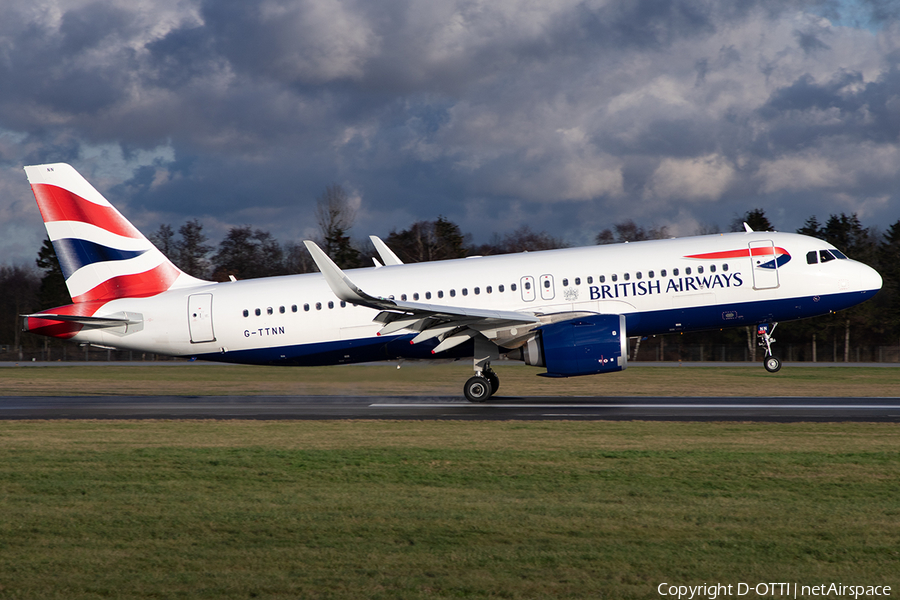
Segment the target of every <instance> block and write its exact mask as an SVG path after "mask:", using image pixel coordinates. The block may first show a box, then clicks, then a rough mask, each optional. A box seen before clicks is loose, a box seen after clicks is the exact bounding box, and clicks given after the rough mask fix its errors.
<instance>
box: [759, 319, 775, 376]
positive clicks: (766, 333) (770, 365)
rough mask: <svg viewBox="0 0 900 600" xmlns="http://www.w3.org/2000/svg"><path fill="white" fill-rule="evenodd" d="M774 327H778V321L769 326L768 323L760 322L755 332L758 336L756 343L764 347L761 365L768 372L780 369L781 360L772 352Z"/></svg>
mask: <svg viewBox="0 0 900 600" xmlns="http://www.w3.org/2000/svg"><path fill="white" fill-rule="evenodd" d="M776 327H778V323H772V324H771V326H770V325H769V323H761V324H760V325H759V327H757V329H756V334H757V336H758V337H759V342H758V343H759V345H760V346H761V347H763V348H765V349H766V358H765V360H764V361H763V366H764V367H765V368H766V371H768V372H769V373H777V372H778V371H779V370H780V369H781V360H780V359H778V358H776V357H775V356H774V355H773V354H772V344H774V343H775V338H773V337H772V332H773V331H775V328H776Z"/></svg>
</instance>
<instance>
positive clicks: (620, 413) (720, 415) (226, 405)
mask: <svg viewBox="0 0 900 600" xmlns="http://www.w3.org/2000/svg"><path fill="white" fill-rule="evenodd" d="M13 419H16V420H18V419H277V420H284V419H294V420H317V419H418V420H580V421H584V420H645V421H678V420H681V421H784V422H789V421H824V422H827V421H833V422H837V421H884V422H900V398H794V397H792V398H777V397H766V398H760V397H752V398H747V397H745V398H733V397H729V398H671V397H549V396H542V397H529V398H523V397H515V396H505V397H504V396H496V397H494V398H492V399H491V400H490V401H489V402H487V403H484V404H472V403H470V402H466V401H465V400H463V399H461V398H458V397H453V396H447V397H412V396H350V397H344V396H54V397H49V396H13V397H0V420H13Z"/></svg>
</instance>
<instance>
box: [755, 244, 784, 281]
mask: <svg viewBox="0 0 900 600" xmlns="http://www.w3.org/2000/svg"><path fill="white" fill-rule="evenodd" d="M750 263H751V272H752V273H753V289H754V290H769V289H773V288H777V287H778V285H779V283H778V260H777V257H776V256H775V243H774V242H772V241H771V240H759V241H755V242H750Z"/></svg>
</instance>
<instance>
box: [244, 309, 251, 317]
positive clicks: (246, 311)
mask: <svg viewBox="0 0 900 600" xmlns="http://www.w3.org/2000/svg"><path fill="white" fill-rule="evenodd" d="M244 316H245V317H249V316H250V311H249V310H247V309H246V308H245V309H244Z"/></svg>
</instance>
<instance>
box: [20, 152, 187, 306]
mask: <svg viewBox="0 0 900 600" xmlns="http://www.w3.org/2000/svg"><path fill="white" fill-rule="evenodd" d="M25 172H26V173H27V175H28V180H29V182H30V183H31V189H32V190H33V191H34V197H35V199H36V200H37V203H38V207H39V208H40V210H41V216H42V217H43V219H44V224H45V226H46V228H47V233H48V234H49V236H50V241H51V242H52V243H53V248H54V249H55V250H56V255H57V257H58V258H59V262H60V267H61V268H62V272H63V275H64V276H65V279H66V286H67V287H68V289H69V293H70V294H71V296H72V301H73V302H75V303H82V302H94V301H106V300H113V299H116V298H143V297H147V296H155V295H156V294H160V293H162V292H164V291H166V290H168V289H170V288H172V287H174V286H176V285H177V283H176V282H178V281H182V282H183V283H188V282H190V283H193V284H196V283H198V281H197V280H195V279H193V278H191V277H188V276H187V275H185V274H184V273H182V272H181V271H180V270H179V269H178V268H177V267H176V266H175V265H173V264H172V263H171V262H170V261H169V260H168V259H167V258H166V257H165V256H163V254H162V253H161V252H160V251H159V250H157V249H156V248H155V247H154V246H153V244H151V243H150V241H149V240H148V239H147V238H146V237H145V236H144V235H143V234H142V233H141V232H140V231H138V229H137V228H136V227H134V225H132V224H131V223H130V222H129V221H128V220H127V219H126V218H125V217H123V216H122V214H121V213H120V212H119V211H118V210H116V209H115V208H114V207H113V206H112V205H111V204H110V203H109V202H108V201H107V200H106V199H105V198H104V197H103V196H102V195H101V194H100V193H99V192H98V191H97V190H96V189H94V187H93V186H91V184H90V183H88V182H87V180H85V179H84V178H83V177H82V176H81V175H79V174H78V172H77V171H75V169H73V168H72V167H71V166H69V165H67V164H63V163H58V164H52V165H37V166H32V167H25Z"/></svg>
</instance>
